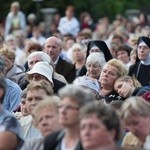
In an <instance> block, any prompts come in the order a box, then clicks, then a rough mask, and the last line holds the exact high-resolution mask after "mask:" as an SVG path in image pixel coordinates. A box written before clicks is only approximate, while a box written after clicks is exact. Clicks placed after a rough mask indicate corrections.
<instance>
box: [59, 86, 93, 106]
mask: <svg viewBox="0 0 150 150" xmlns="http://www.w3.org/2000/svg"><path fill="white" fill-rule="evenodd" d="M58 95H59V97H60V98H61V99H63V98H64V97H71V98H73V100H74V101H76V102H77V103H78V104H79V106H80V107H82V106H83V105H85V104H86V103H89V102H92V101H94V100H95V98H94V96H93V94H92V93H91V92H90V91H89V90H87V89H84V88H83V87H80V86H77V85H73V84H68V85H66V86H65V87H63V88H61V89H60V90H59V92H58Z"/></svg>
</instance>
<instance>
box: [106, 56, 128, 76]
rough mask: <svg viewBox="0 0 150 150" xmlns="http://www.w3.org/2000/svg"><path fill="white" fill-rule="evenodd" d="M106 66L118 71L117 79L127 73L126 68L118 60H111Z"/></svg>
mask: <svg viewBox="0 0 150 150" xmlns="http://www.w3.org/2000/svg"><path fill="white" fill-rule="evenodd" d="M106 64H107V65H110V66H113V67H115V68H117V69H118V77H121V76H124V75H127V73H128V70H127V68H126V66H125V65H124V64H123V63H122V62H121V61H120V60H117V59H115V58H113V59H111V60H109V61H108V62H107V63H106Z"/></svg>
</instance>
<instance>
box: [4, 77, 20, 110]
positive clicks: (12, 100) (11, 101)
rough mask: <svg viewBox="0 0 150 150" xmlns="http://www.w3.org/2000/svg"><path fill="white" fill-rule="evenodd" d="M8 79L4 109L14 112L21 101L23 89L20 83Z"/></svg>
mask: <svg viewBox="0 0 150 150" xmlns="http://www.w3.org/2000/svg"><path fill="white" fill-rule="evenodd" d="M5 81H6V94H5V97H4V101H3V109H4V110H7V111H9V112H13V110H15V109H16V108H17V106H18V105H19V103H20V101H21V95H22V90H21V88H20V87H19V85H18V84H16V83H14V82H13V81H11V80H9V79H5Z"/></svg>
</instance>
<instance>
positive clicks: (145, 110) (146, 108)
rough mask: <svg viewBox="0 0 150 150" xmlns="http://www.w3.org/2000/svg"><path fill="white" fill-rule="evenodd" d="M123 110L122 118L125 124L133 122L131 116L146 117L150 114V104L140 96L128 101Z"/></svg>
mask: <svg viewBox="0 0 150 150" xmlns="http://www.w3.org/2000/svg"><path fill="white" fill-rule="evenodd" d="M121 108H122V109H121V118H122V119H123V121H124V122H125V123H128V122H130V121H131V120H130V119H131V118H130V116H136V115H140V116H143V117H145V116H148V115H149V114H150V103H149V102H147V101H146V100H144V99H143V98H142V97H138V96H134V97H130V98H128V99H126V100H125V102H124V103H123V105H122V107H121Z"/></svg>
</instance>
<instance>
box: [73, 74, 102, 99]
mask: <svg viewBox="0 0 150 150" xmlns="http://www.w3.org/2000/svg"><path fill="white" fill-rule="evenodd" d="M73 84H74V85H79V86H81V87H83V88H85V89H89V90H90V91H91V92H92V93H93V94H94V97H95V98H96V99H97V100H99V99H100V96H99V91H100V83H99V82H98V80H97V79H93V78H90V77H88V76H82V77H78V78H76V79H75V80H74V81H73Z"/></svg>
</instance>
